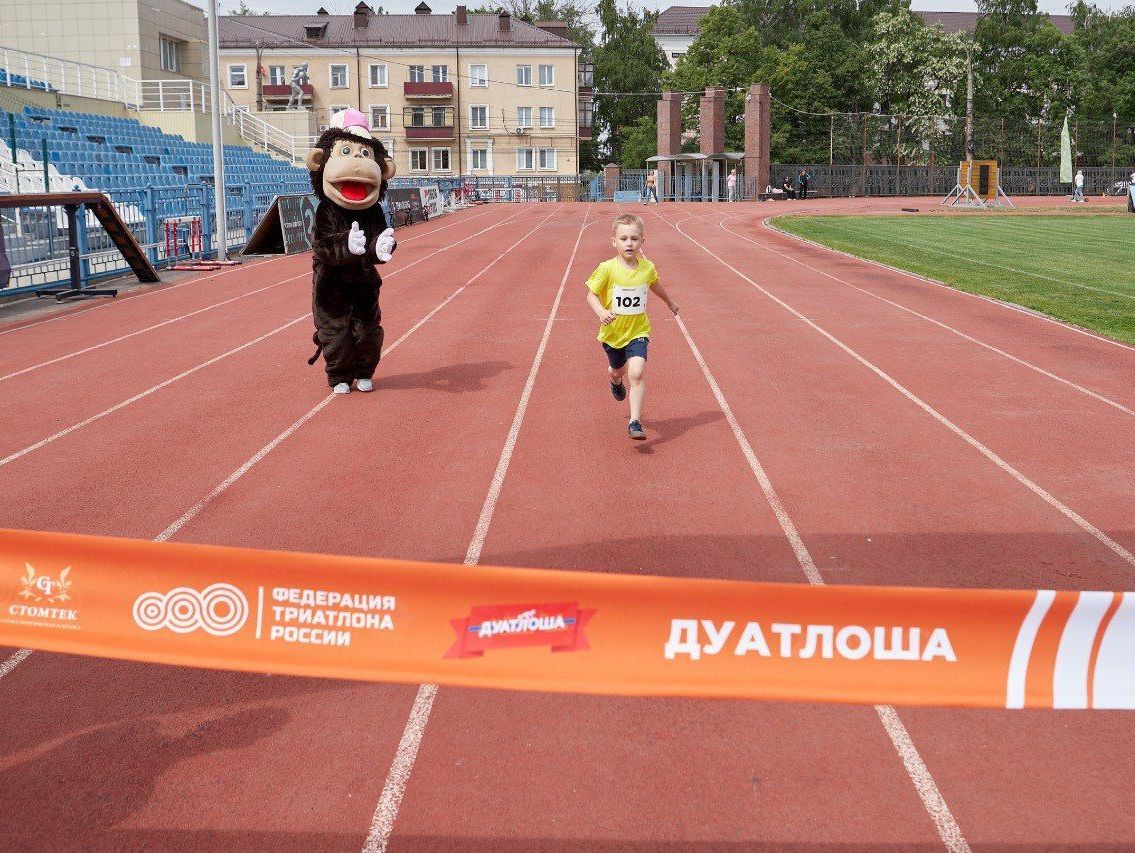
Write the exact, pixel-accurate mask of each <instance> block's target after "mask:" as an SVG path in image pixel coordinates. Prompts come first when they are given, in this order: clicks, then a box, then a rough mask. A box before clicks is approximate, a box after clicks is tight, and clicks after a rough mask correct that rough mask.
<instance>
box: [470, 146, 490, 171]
mask: <svg viewBox="0 0 1135 853" xmlns="http://www.w3.org/2000/svg"><path fill="white" fill-rule="evenodd" d="M469 153H470V155H471V156H470V168H472V169H488V168H489V149H488V148H473V149H471V150H470V152H469Z"/></svg>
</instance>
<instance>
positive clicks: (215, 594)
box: [134, 583, 248, 637]
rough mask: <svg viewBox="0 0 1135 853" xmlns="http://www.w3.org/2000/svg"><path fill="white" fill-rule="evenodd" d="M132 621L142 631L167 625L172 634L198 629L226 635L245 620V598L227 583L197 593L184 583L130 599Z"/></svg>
mask: <svg viewBox="0 0 1135 853" xmlns="http://www.w3.org/2000/svg"><path fill="white" fill-rule="evenodd" d="M134 621H135V622H136V623H137V624H138V627H139V628H142V629H143V630H145V631H160V630H161V629H162V628H169V630H171V631H173V632H174V633H175V634H188V633H191V632H192V631H196V630H197V629H198V628H200V629H201V630H202V631H204V632H205V633H206V634H212V635H213V636H214V637H227V636H229V635H230V634H235V633H236V632H237V631H239V630H240V629H241V628H242V627H244V623H245V622H246V621H248V599H246V598H245V597H244V593H243V592H241V591H240V590H239V589H237V588H236V587H235V586H233V585H232V584H227V583H215V584H213V585H212V586H207V587H205V589H203V590H201V591H200V592H198V591H197V590H195V589H191V588H189V587H187V586H179V587H177V588H176V589H171V590H170V591H169V592H167V593H161V592H144V593H142V594H141V595H139V596H138V598H137V599H135V601H134Z"/></svg>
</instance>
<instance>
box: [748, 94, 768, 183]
mask: <svg viewBox="0 0 1135 853" xmlns="http://www.w3.org/2000/svg"><path fill="white" fill-rule="evenodd" d="M771 106H772V91H771V90H770V89H769V87H768V86H767V85H766V84H764V83H757V84H756V85H753V86H750V87H749V93H748V94H747V95H746V96H745V198H756V194H757V193H763V192H764V191H765V187H767V186H768V184H769V169H770V168H771V165H770V164H771V163H772V160H771V158H770V155H769V108H770V107H771Z"/></svg>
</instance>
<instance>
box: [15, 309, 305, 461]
mask: <svg viewBox="0 0 1135 853" xmlns="http://www.w3.org/2000/svg"><path fill="white" fill-rule="evenodd" d="M310 316H311V312H308V313H307V314H304V315H303V316H302V317H297V318H296V319H294V320H289V321H288V322H287V323H285V324H284V325H282V326H277V327H276V328H275V329H273V330H272V331H270V332H266V333H264V334H263V335H261V336H260V337H258V338H253V339H252V340H251V341H248V342H246V343H243V344H241V345H240V346H238V347H234V348H233V349H231V350H229V351H228V352H226V353H222V354H221V355H218V356H214V357H213V358H211V359H209V360H208V361H203V362H201V363H200V364H198V365H196V366H195V367H191V368H189V369H188V370H183V371H182V372H181V373H179V374H177V375H176V376H171V377H170V378H169V379H166V380H165V381H163V382H159V383H158V384H157V385H154V386H152V387H150V388H147V389H146V390H145V391H142V392H140V393H138V394H135V395H134V396H133V397H129V398H127V399H125V400H123V401H122V402H120V403H116V404H115V405H113V406H111V407H110V408H109V409H103V410H102V411H101V412H99V413H98V414H96V415H91V416H90V417H89V418H87V419H85V420H82V421H79V422H78V423H75V424H72V425H71V426H69V427H66V428H65V429H61V430H59V431H58V432H56V433H53V434H52V435H49V436H48V437H47V438H43V439H40V440H39V441H37V442H36V443H35V444H29V445H28V446H27V447H25V448H23V449H22V450H17V451H16V452H15V453H10V454H8V455H7V456H5V457H4V458H3V459H0V468H2V467H4V466H5V465H7V464H8V463H9V462H15V461H16V460H17V459H19V458H20V457H21V456H27V455H28V454H29V453H31V452H33V451H36V450H39V449H40V448H41V447H46V446H47V445H49V444H51V443H52V442H53V441H58V440H59V439H61V438H63V437H64V436H67V435H70V434H71V433H73V432H74V431H75V430H77V429H82V428H83V427H85V426H87V425H89V424H93V423H94V422H95V421H98V420H101V419H103V418H105V417H106V416H108V415H112V414H114V413H115V412H117V411H120V410H121V409H124V408H126V407H127V406H129V405H131V404H132V403H137V402H138V401H139V400H141V399H144V398H145V397H149V396H150V395H151V394H153V393H155V392H157V391H160V390H162V389H163V388H165V387H167V386H169V385H172V384H173V383H174V382H177V381H179V380H181V379H185V378H186V377H187V376H192V375H193V374H194V373H196V372H197V371H199V370H204V369H205V368H206V367H210V366H211V365H214V364H216V363H217V362H218V361H221V360H222V359H226V358H228V357H229V356H230V355H236V354H237V353H238V352H240V351H241V350H245V349H248V348H249V347H251V346H255V345H256V344H258V343H260V342H261V341H263V340H266V339H268V338H270V337H272V336H273V335H275V334H276V333H277V332H282V331H284V329H287V328H290V327H291V326H294V325H295V324H296V323H298V322H300V321H301V320H306V319H307V318H308V317H310Z"/></svg>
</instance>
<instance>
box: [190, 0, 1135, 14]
mask: <svg viewBox="0 0 1135 853" xmlns="http://www.w3.org/2000/svg"><path fill="white" fill-rule="evenodd" d="M189 2H191V3H193V5H195V6H200V7H202V8H205V7H206V6H207V5H208V4H207V0H189ZM245 2H246V3H247V4H248V6H249V8H251V9H255V10H256V11H258V12H274V13H276V14H280V15H314V14H315V12H316V10H318V9H319V7H320V6H324V7H326V9H327V11H328V12H331V13H332V14H335V15H349V14H350V13H351V12H352V11H353V10H354V8H355V6H356V5H357V4H358V0H245ZM368 2H369V3H370V5H371V6H382V7H383V8H384V9H385V10H386V11H387V12H395V13H400V14H409V13H411V12H413V11H414V7H415V6H417V5H418V3H420V2H421V0H368ZM624 2H625V0H619V5H620V6H621V5H623V3H624ZM632 2H634V5H635V6H637V7H639V8H643V7H645V8H647V9H666V8H668V7H669V6H700V5H705V6H709V5H712V4H711V3H710V2H708V0H676V2H670V1H669V0H632ZM1131 2H1132V0H1096V5H1097V6H1099V7H1100V8H1101V9H1106V10H1110V11H1118V10H1119V9H1122V8H1123V7H1124V6H1127V5H1128V4H1130V3H1131ZM426 3H427V4H428V5H429V6H430V8H431V9H432V10H433V12H434V14H439V13H445V12H452V11H453V10H454V8H455V7H456V6H457V4H456V3H455V2H444V3H443V2H441V0H426ZM239 5H240V0H217V12H218V14H222V15H223V14H227V13H228V12H230V11H231V10H232V9H235V8H237V7H238V6H239ZM466 5H467V6H480V5H488V3H482V2H481V0H470V2H467V3H466ZM1067 6H1068V3H1067V0H1040V9H1041V11H1042V12H1049V13H1058V14H1062V13H1065V12H1066V11H1067ZM911 8H913V9H918V10H922V11H934V12H969V11H973V10H974V9H976V8H977V4H976V3H973V2H972V0H913V2H912V3H911Z"/></svg>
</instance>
